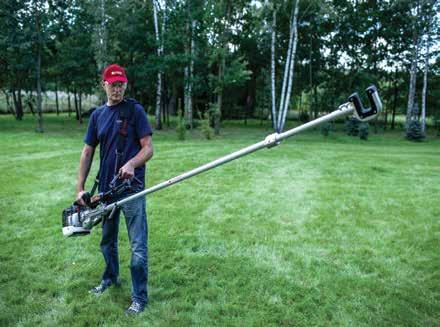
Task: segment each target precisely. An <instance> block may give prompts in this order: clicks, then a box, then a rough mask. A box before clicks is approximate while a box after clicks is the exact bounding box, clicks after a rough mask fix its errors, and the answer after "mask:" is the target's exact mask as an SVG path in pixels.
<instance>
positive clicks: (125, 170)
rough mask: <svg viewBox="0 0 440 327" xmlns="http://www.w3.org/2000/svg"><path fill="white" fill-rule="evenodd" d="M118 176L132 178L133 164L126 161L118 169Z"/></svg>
mask: <svg viewBox="0 0 440 327" xmlns="http://www.w3.org/2000/svg"><path fill="white" fill-rule="evenodd" d="M119 176H120V178H121V179H132V178H133V176H134V166H133V164H131V163H130V161H129V162H127V163H126V164H125V165H123V166H122V167H121V169H119Z"/></svg>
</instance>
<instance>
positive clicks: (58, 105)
mask: <svg viewBox="0 0 440 327" xmlns="http://www.w3.org/2000/svg"><path fill="white" fill-rule="evenodd" d="M55 105H56V109H57V116H59V115H60V104H59V101H58V82H55Z"/></svg>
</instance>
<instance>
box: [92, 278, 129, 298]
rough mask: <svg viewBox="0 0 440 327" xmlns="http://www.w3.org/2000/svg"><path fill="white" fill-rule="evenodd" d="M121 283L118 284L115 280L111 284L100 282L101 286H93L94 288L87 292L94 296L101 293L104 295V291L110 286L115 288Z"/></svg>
mask: <svg viewBox="0 0 440 327" xmlns="http://www.w3.org/2000/svg"><path fill="white" fill-rule="evenodd" d="M120 284H121V283H120V282H119V280H117V281H116V282H115V283H112V282H108V281H107V282H106V281H104V280H103V281H101V284H99V285H98V286H95V287H93V288H92V289H91V290H90V291H89V293H91V294H95V295H101V294H102V293H104V292H105V290H106V289H107V288H109V287H110V286H112V285H115V286H119V285H120Z"/></svg>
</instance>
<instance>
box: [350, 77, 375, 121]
mask: <svg viewBox="0 0 440 327" xmlns="http://www.w3.org/2000/svg"><path fill="white" fill-rule="evenodd" d="M365 91H366V92H367V96H368V100H369V101H370V105H371V108H364V106H363V104H362V101H361V98H360V97H359V95H358V94H357V93H353V94H352V95H350V97H349V98H348V101H350V102H351V103H353V105H354V108H355V114H356V117H357V119H359V120H360V121H368V120H370V119H373V118H374V117H376V116H377V115H378V114H379V113H380V111H381V110H382V101H381V100H380V97H379V93H378V92H377V88H376V86H374V85H371V86H369V87H368V88H367V89H366V90H365Z"/></svg>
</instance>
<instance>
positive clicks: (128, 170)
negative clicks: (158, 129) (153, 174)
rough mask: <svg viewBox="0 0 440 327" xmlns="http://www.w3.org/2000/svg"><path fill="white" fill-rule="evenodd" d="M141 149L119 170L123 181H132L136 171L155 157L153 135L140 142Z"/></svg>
mask: <svg viewBox="0 0 440 327" xmlns="http://www.w3.org/2000/svg"><path fill="white" fill-rule="evenodd" d="M139 142H140V143H141V147H142V148H141V149H140V150H139V152H138V153H137V154H136V156H134V157H133V158H131V159H130V160H129V161H128V162H127V163H126V164H125V165H124V166H122V167H121V169H119V174H120V175H121V178H122V179H130V178H132V177H133V176H134V169H135V168H137V167H140V166H142V165H143V164H144V163H146V162H147V161H148V160H150V159H151V157H153V143H152V142H151V135H147V136H145V137H143V138H141V139H140V140H139Z"/></svg>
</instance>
